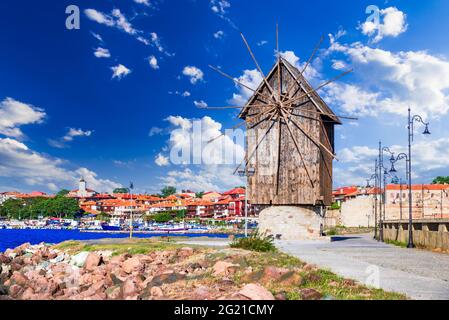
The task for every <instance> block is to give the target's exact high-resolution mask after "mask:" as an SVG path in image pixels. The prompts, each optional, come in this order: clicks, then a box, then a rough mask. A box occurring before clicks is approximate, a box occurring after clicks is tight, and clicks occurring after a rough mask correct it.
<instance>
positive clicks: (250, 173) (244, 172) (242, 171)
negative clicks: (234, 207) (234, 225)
mask: <svg viewBox="0 0 449 320" xmlns="http://www.w3.org/2000/svg"><path fill="white" fill-rule="evenodd" d="M237 173H238V175H239V176H240V177H245V176H246V180H245V237H246V238H247V237H248V178H249V177H252V176H254V174H255V173H256V169H254V168H252V167H250V168H246V169H239V170H238V171H237Z"/></svg>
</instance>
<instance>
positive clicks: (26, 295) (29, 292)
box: [22, 288, 35, 300]
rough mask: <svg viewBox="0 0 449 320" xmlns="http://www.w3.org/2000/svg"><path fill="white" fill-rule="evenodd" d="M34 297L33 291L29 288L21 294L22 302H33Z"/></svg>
mask: <svg viewBox="0 0 449 320" xmlns="http://www.w3.org/2000/svg"><path fill="white" fill-rule="evenodd" d="M34 298H35V296H34V291H33V289H31V288H27V289H26V290H25V291H24V292H23V293H22V300H34Z"/></svg>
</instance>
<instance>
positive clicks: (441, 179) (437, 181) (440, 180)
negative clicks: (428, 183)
mask: <svg viewBox="0 0 449 320" xmlns="http://www.w3.org/2000/svg"><path fill="white" fill-rule="evenodd" d="M432 184H449V177H441V176H440V177H436V178H435V179H434V180H433V182H432Z"/></svg>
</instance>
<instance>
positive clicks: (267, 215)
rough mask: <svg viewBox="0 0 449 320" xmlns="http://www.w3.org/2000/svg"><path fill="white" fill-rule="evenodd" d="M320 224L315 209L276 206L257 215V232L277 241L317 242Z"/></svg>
mask: <svg viewBox="0 0 449 320" xmlns="http://www.w3.org/2000/svg"><path fill="white" fill-rule="evenodd" d="M322 223H323V219H322V218H321V216H320V209H319V208H316V207H294V206H291V207H288V206H276V207H269V208H266V209H264V210H263V211H261V212H260V214H259V232H260V233H264V234H266V235H272V236H274V237H275V239H278V240H318V239H320V238H322V235H321V233H322Z"/></svg>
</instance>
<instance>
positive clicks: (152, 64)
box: [148, 56, 159, 70]
mask: <svg viewBox="0 0 449 320" xmlns="http://www.w3.org/2000/svg"><path fill="white" fill-rule="evenodd" d="M148 63H149V64H150V67H151V68H152V69H154V70H157V69H159V65H158V61H157V58H156V57H155V56H149V57H148Z"/></svg>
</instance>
